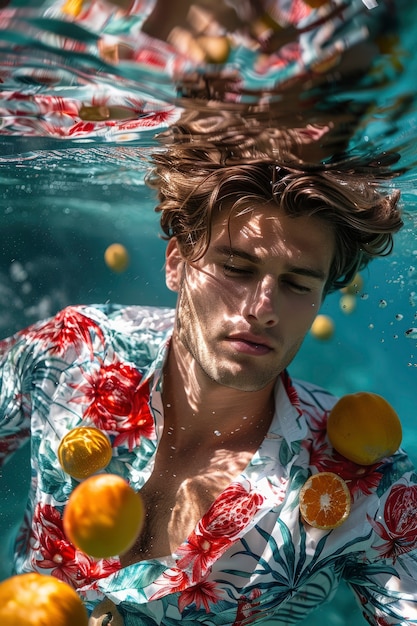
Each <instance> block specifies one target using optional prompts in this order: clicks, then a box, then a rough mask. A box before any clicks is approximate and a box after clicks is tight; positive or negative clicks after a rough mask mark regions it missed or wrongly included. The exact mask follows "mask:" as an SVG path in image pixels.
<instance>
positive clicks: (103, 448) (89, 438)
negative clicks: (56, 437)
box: [58, 426, 112, 480]
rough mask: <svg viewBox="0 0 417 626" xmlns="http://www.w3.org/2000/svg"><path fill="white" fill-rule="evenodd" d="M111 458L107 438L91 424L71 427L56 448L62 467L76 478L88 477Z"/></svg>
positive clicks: (103, 466) (110, 448) (104, 465)
mask: <svg viewBox="0 0 417 626" xmlns="http://www.w3.org/2000/svg"><path fill="white" fill-rule="evenodd" d="M111 458H112V447H111V443H110V440H109V438H108V437H107V435H106V434H105V433H103V432H102V431H101V430H99V429H98V428H94V427H92V426H78V427H77V428H73V429H72V430H70V431H69V432H68V433H67V434H66V435H65V437H63V438H62V440H61V443H60V444H59V448H58V460H59V462H60V464H61V467H62V469H63V470H64V472H67V474H69V475H70V476H73V477H74V478H76V479H77V480H83V479H84V478H88V476H91V475H92V474H95V473H96V472H99V471H100V470H102V469H104V468H105V467H107V465H108V464H109V463H110V460H111Z"/></svg>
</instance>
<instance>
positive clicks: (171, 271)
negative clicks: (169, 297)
mask: <svg viewBox="0 0 417 626" xmlns="http://www.w3.org/2000/svg"><path fill="white" fill-rule="evenodd" d="M183 268H184V258H183V256H182V254H181V252H180V248H179V245H178V240H177V238H176V237H172V238H171V239H170V240H169V241H168V245H167V249H166V253H165V283H166V286H167V287H168V289H170V290H171V291H176V292H178V291H179V289H180V285H181V278H182V272H183Z"/></svg>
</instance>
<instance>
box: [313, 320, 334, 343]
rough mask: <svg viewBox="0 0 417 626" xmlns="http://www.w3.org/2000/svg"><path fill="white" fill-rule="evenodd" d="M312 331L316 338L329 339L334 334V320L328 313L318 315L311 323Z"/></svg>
mask: <svg viewBox="0 0 417 626" xmlns="http://www.w3.org/2000/svg"><path fill="white" fill-rule="evenodd" d="M310 332H311V334H312V335H313V337H315V338H316V339H320V340H322V341H327V340H328V339H331V338H332V337H333V335H334V322H333V320H332V318H331V317H329V316H328V315H317V317H316V318H315V320H314V322H313V323H312V325H311V328H310Z"/></svg>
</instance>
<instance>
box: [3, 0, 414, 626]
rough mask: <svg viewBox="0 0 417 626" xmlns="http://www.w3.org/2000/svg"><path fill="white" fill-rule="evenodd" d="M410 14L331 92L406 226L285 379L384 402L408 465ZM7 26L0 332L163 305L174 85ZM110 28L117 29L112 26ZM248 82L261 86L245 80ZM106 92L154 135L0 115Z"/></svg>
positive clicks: (347, 607)
mask: <svg viewBox="0 0 417 626" xmlns="http://www.w3.org/2000/svg"><path fill="white" fill-rule="evenodd" d="M416 6H417V5H416ZM412 11H417V9H416V7H412V8H407V12H406V13H405V12H403V13H400V18H401V19H400V24H399V27H398V31H399V38H400V42H401V45H400V46H399V47H398V51H397V53H396V54H395V55H394V54H392V55H387V56H386V57H384V56H383V57H382V58H380V59H379V60H378V62H377V63H376V64H375V67H374V71H373V74H372V73H371V74H370V75H368V76H366V77H365V80H364V81H362V82H361V83H358V84H357V85H356V86H355V88H353V87H352V85H349V89H348V91H347V92H343V91H340V90H336V91H335V92H334V99H335V100H338V99H339V100H343V101H344V102H345V101H348V102H349V101H352V100H354V101H355V102H356V103H358V102H362V103H363V104H364V105H365V106H364V107H363V108H364V109H365V110H366V114H365V116H364V117H363V118H361V119H358V120H357V125H356V130H355V133H354V134H353V135H352V137H351V141H350V143H351V148H352V150H356V151H358V150H359V151H360V150H363V151H365V150H367V149H368V148H372V149H373V148H374V147H378V148H379V149H382V150H392V149H394V150H398V151H399V152H400V153H401V154H402V160H401V162H400V163H401V164H402V165H403V166H404V167H405V171H404V172H403V174H402V175H401V176H400V177H399V178H398V179H397V180H396V181H395V184H398V186H399V187H400V188H401V190H402V192H403V203H404V206H405V208H406V209H407V212H408V213H407V216H406V226H405V228H404V229H403V231H402V232H401V233H400V234H399V235H398V237H397V239H396V248H395V252H394V254H393V255H392V256H390V257H389V258H387V259H383V260H379V261H377V262H374V263H373V265H371V267H370V268H369V270H367V271H366V272H364V274H363V279H364V286H363V289H362V290H361V291H360V293H359V294H358V295H357V297H356V308H355V310H354V311H353V312H352V313H350V314H348V313H347V312H346V310H344V309H342V308H341V303H340V298H341V294H340V293H336V294H334V295H332V296H330V297H329V299H328V300H327V301H326V303H325V304H324V306H323V311H322V312H324V313H326V314H328V315H330V316H331V317H332V318H333V320H334V322H335V334H334V336H333V338H332V339H331V340H329V341H326V342H322V341H319V340H317V339H315V338H314V337H312V336H311V335H309V336H308V337H307V338H306V340H305V342H304V345H303V347H302V350H301V352H300V353H299V355H298V356H297V358H296V360H295V361H294V363H293V365H292V367H291V373H292V375H293V376H294V377H300V378H305V379H308V380H311V381H314V382H316V383H318V384H320V385H323V386H324V387H327V388H328V389H329V390H330V391H332V392H334V393H335V394H338V395H341V394H344V393H349V392H353V391H356V390H369V391H374V392H376V393H380V394H382V395H384V396H385V397H386V398H387V400H389V401H390V402H391V403H392V404H393V406H394V407H395V408H396V410H397V412H398V413H399V415H400V417H401V421H402V423H403V429H404V447H405V448H406V449H407V450H408V452H409V453H410V455H411V457H412V458H413V460H414V461H415V463H417V439H416V437H415V430H416V416H415V415H416V400H417V386H416V382H417V338H416V335H417V331H416V333H410V332H409V331H410V329H413V328H417V236H416V232H417V228H416V227H417V211H416V198H415V179H416V176H415V173H414V166H415V161H416V151H415V143H416V134H417V131H416V128H417V114H416V96H415V93H414V92H415V88H414V81H415V71H416V69H417V68H416V67H415V65H416V63H417V58H415V57H414V58H413V55H412V54H410V52H409V51H410V50H412V49H413V46H414V45H415V44H414V41H415V27H414V24H415V23H417V21H416V20H415V19H413V16H412V15H411V12H412ZM0 24H2V22H0ZM54 24H55V26H54V28H55V29H57V28H58V26H57V24H56V23H54ZM12 26H13V27H10V25H3V26H1V28H3V31H1V28H0V35H1V37H0V66H1V70H2V77H3V86H2V89H3V90H2V95H1V96H0V105H1V106H2V116H3V126H2V128H0V224H1V240H2V246H1V249H0V337H6V336H8V335H10V334H12V333H13V332H15V331H16V330H18V329H20V328H22V327H24V326H27V325H28V324H30V323H32V322H34V321H36V320H37V319H40V318H43V317H46V316H48V315H52V314H53V313H54V312H55V311H57V310H58V309H60V308H61V307H63V306H65V305H66V304H74V303H94V302H104V301H112V302H118V303H129V304H135V303H137V304H155V305H161V306H165V305H174V304H175V301H174V297H173V295H172V294H171V293H170V292H169V291H168V290H167V289H166V288H165V285H164V277H163V261H164V247H165V244H164V242H163V241H162V240H160V239H159V238H158V223H157V216H156V215H155V214H154V212H153V205H154V198H153V196H152V193H151V192H150V191H149V190H148V189H147V188H146V187H145V186H144V183H143V176H144V172H145V169H146V156H147V154H148V149H149V146H150V145H151V144H153V143H154V141H153V137H154V135H155V133H156V132H157V131H158V130H160V129H161V128H162V129H163V128H164V124H166V122H167V121H168V122H169V121H172V120H173V119H175V118H176V117H177V116H178V114H179V110H177V108H176V106H175V104H174V103H173V100H172V97H173V94H174V93H175V88H174V85H173V82H172V80H171V78H170V77H169V76H166V75H165V74H163V73H162V74H161V73H158V72H153V73H152V71H151V70H150V69H149V68H146V66H140V67H137V66H132V65H129V64H127V65H125V66H123V67H120V68H118V69H117V70H115V68H109V67H106V66H105V65H103V64H102V63H101V64H99V63H98V62H97V58H96V57H95V56H94V55H93V54H90V53H88V54H87V53H84V56H82V55H81V54H80V53H77V54H76V53H75V52H74V51H73V52H71V51H70V52H68V51H67V52H66V53H65V55H64V56H63V55H60V54H59V53H58V52H59V51H58V50H57V48H56V47H52V48H51V47H49V48H48V47H46V45H45V43H42V45H40V44H39V37H38V35H39V32H48V33H49V34H50V31H48V28H46V27H45V23H42V25H39V24H38V26H37V29H38V30H35V31H33V32H30V33H28V34H22V33H23V31H22V30H21V28H20V26H19V25H17V24H16V23H13V25H12ZM49 26H51V25H49ZM111 26H112V28H113V30H115V28H116V27H115V23H114V22H113V23H112V25H111ZM109 29H110V26H109ZM110 30H111V29H110ZM86 33H87V34H88V31H83V33H82V34H80V33H78V32H77V33H75V34H74V37H79V38H80V40H83V41H87V40H88V42H89V43H91V41H90V40H89V39H88V36H87V34H86ZM25 37H27V38H28V40H27V41H26V44H27V48H25V46H24V45H23V47H22V48H21V49H20V50H19V52H18V53H16V54H18V59H19V63H18V65H17V66H16V67H17V68H18V69H17V70H14V71H13V73H12V75H7V76H6V74H5V72H6V69H5V68H10V66H11V65H13V63H11V61H12V60H13V62H14V61H16V58H15V57H14V56H13V59H12V57H11V56H10V54H11V53H10V45H11V43H12V42H13V41H17V38H19V42H20V43H23V44H24V43H25ZM30 37H32V39H31V40H30V42H29V43H28V41H29V38H30ZM48 41H49V43H48V45H49V46H52V43H51V40H48ZM54 45H55V44H54ZM94 45H95V44H94ZM30 53H33V54H32V57H31V54H30ZM239 54H240V57H238V55H237V53H236V55H235V58H234V60H235V61H236V62H239V63H240V66H239V67H240V68H242V67H246V66H245V64H244V62H243V60H242V59H246V60H248V59H249V60H251V59H252V57H253V55H252V56H251V55H250V54H249V53H248V52H246V56H245V54H244V51H243V52H242V51H240V52H239ZM45 59H46V60H48V63H49V68H50V69H51V68H52V70H53V71H56V68H57V67H59V68H60V72H61V73H60V75H59V78H60V81H61V82H60V83H58V84H56V83H55V84H54V85H53V86H52V87H51V86H47V85H45V83H42V84H40V83H39V84H35V83H34V82H33V75H32V74H31V72H30V70H33V67H34V66H35V67H36V68H38V69H39V68H40V67H42V68H43V69H44V65H45ZM251 62H252V61H251ZM13 66H14V65H13ZM250 68H251V66H250V63H249V61H248V65H247V74H245V76H246V78H247V80H250V78H251V75H250V71H249V70H250ZM370 76H373V79H374V80H373V81H372V80H371V79H370ZM30 77H31V80H29V78H30ZM252 78H253V79H254V80H255V79H256V80H257V81H258V82H259V81H261V78H259V76H254V75H253V74H252ZM117 79H120V80H119V82H118V80H117ZM265 80H266V78H265ZM8 81H9V83H8ZM31 81H32V82H31ZM375 82H376V84H375ZM110 86H111V89H110ZM105 87H106V88H108V89H109V90H110V92H111V97H112V98H113V100H112V103H113V104H114V102H116V103H119V104H120V99H122V100H123V104H126V102H125V100H124V98H125V97H126V93H127V92H129V94H130V96H131V95H132V94H134V95H135V97H136V98H138V97H139V96H141V97H142V99H143V101H144V102H145V103H147V104H146V106H144V107H142V110H143V111H144V113H143V118H142V120H143V119H146V121H147V122H149V121H150V122H152V123H151V127H150V128H148V127H146V125H145V126H142V127H139V126H138V127H136V128H130V129H126V128H123V129H121V128H120V127H114V126H108V127H106V128H104V127H99V126H98V125H96V126H95V127H94V130H91V129H90V130H89V131H88V132H86V134H84V135H82V136H81V137H80V138H78V140H77V141H74V140H73V139H71V138H69V137H68V136H65V137H61V138H58V137H57V136H56V135H55V134H54V132H55V131H54V130H53V129H51V127H50V126H47V125H45V122H46V121H48V116H47V115H45V112H44V113H43V114H42V115H40V114H39V110H38V109H37V108H36V107H37V106H38V104H36V101H35V100H34V99H32V100H27V101H25V105H19V106H21V108H22V109H24V111H23V112H22V111H21V119H20V122H21V126H19V125H16V118H15V117H13V116H9V117H7V116H6V115H5V113H4V110H5V107H9V109H10V108H11V107H12V105H16V107H17V103H18V99H17V98H16V97H12V95H11V94H15V93H16V91H15V90H18V91H21V92H24V93H26V94H32V95H47V96H55V95H59V96H63V94H64V95H66V96H67V97H68V98H70V99H71V98H73V99H74V100H76V99H77V98H78V99H80V98H81V99H82V98H84V99H85V100H86V101H87V100H88V99H89V98H91V93H92V92H94V90H95V89H96V88H99V89H100V90H103V88H105ZM7 90H9V91H8V92H7ZM101 93H102V92H101ZM5 94H6V95H5ZM130 96H129V97H130ZM88 101H89V102H90V100H88ZM130 101H131V97H130ZM35 104H36V106H35ZM155 111H159V112H160V111H164V112H165V113H167V114H169V119H168V118H167V120H165V121H164V122H163V123H159V122H158V121H157V120H156V119H155V115H154V113H155ZM15 113H16V108H15ZM11 117H13V119H11ZM35 122H36V124H35ZM61 122H62V123H64V120H61ZM48 123H49V122H48ZM54 128H55V129H56V127H55V126H54ZM80 142H81V143H80ZM115 241H117V242H120V243H122V244H123V245H125V246H126V248H127V250H128V252H129V255H130V266H129V268H128V270H127V271H126V272H124V273H122V274H115V273H113V272H111V271H110V270H109V269H108V268H107V266H106V265H105V263H104V259H103V254H104V251H105V249H106V247H107V246H108V245H109V244H111V243H113V242H115ZM28 452H29V451H28V449H26V450H23V451H22V452H21V453H19V455H16V458H15V460H14V462H13V463H11V464H10V465H9V466H7V467H6V468H5V469H4V471H3V474H2V477H1V483H0V484H1V493H0V498H1V501H0V528H2V529H3V534H2V542H1V546H0V578H2V577H5V576H7V574H8V572H9V568H10V546H11V540H12V538H13V533H14V532H15V529H16V524H17V521H18V519H19V515H21V511H22V505H23V503H24V498H25V485H26V483H25V481H26V480H27V476H28ZM304 623H305V624H309V626H319V625H320V626H322V624H323V623H325V624H331V625H332V626H357V625H358V624H359V623H362V618H361V617H360V612H359V609H357V608H356V606H355V605H354V603H353V600H352V598H351V596H350V593H349V592H348V590H347V589H345V588H344V587H342V588H341V589H340V591H339V592H338V593H337V595H336V597H335V598H334V600H333V601H332V602H331V603H330V604H329V605H328V606H327V607H324V608H321V609H319V610H318V611H317V612H316V614H315V615H314V616H312V617H311V618H308V620H306V621H305V622H304Z"/></svg>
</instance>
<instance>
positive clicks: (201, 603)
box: [178, 580, 223, 613]
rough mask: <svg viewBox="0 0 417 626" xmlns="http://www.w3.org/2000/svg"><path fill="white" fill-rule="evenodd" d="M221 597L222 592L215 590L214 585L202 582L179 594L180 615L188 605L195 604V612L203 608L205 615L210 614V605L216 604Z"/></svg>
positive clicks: (206, 581)
mask: <svg viewBox="0 0 417 626" xmlns="http://www.w3.org/2000/svg"><path fill="white" fill-rule="evenodd" d="M222 595H223V594H222V592H221V591H219V590H218V589H217V585H216V583H213V582H209V581H208V580H203V581H202V582H201V583H197V585H194V586H192V587H189V588H188V589H185V590H184V591H182V592H181V594H180V596H179V599H178V608H179V610H180V613H182V612H183V611H184V609H186V608H187V607H188V606H190V604H195V607H196V609H197V610H199V609H201V608H202V607H204V609H205V610H206V613H210V604H216V603H217V602H218V601H219V600H220V599H221V597H222Z"/></svg>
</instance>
